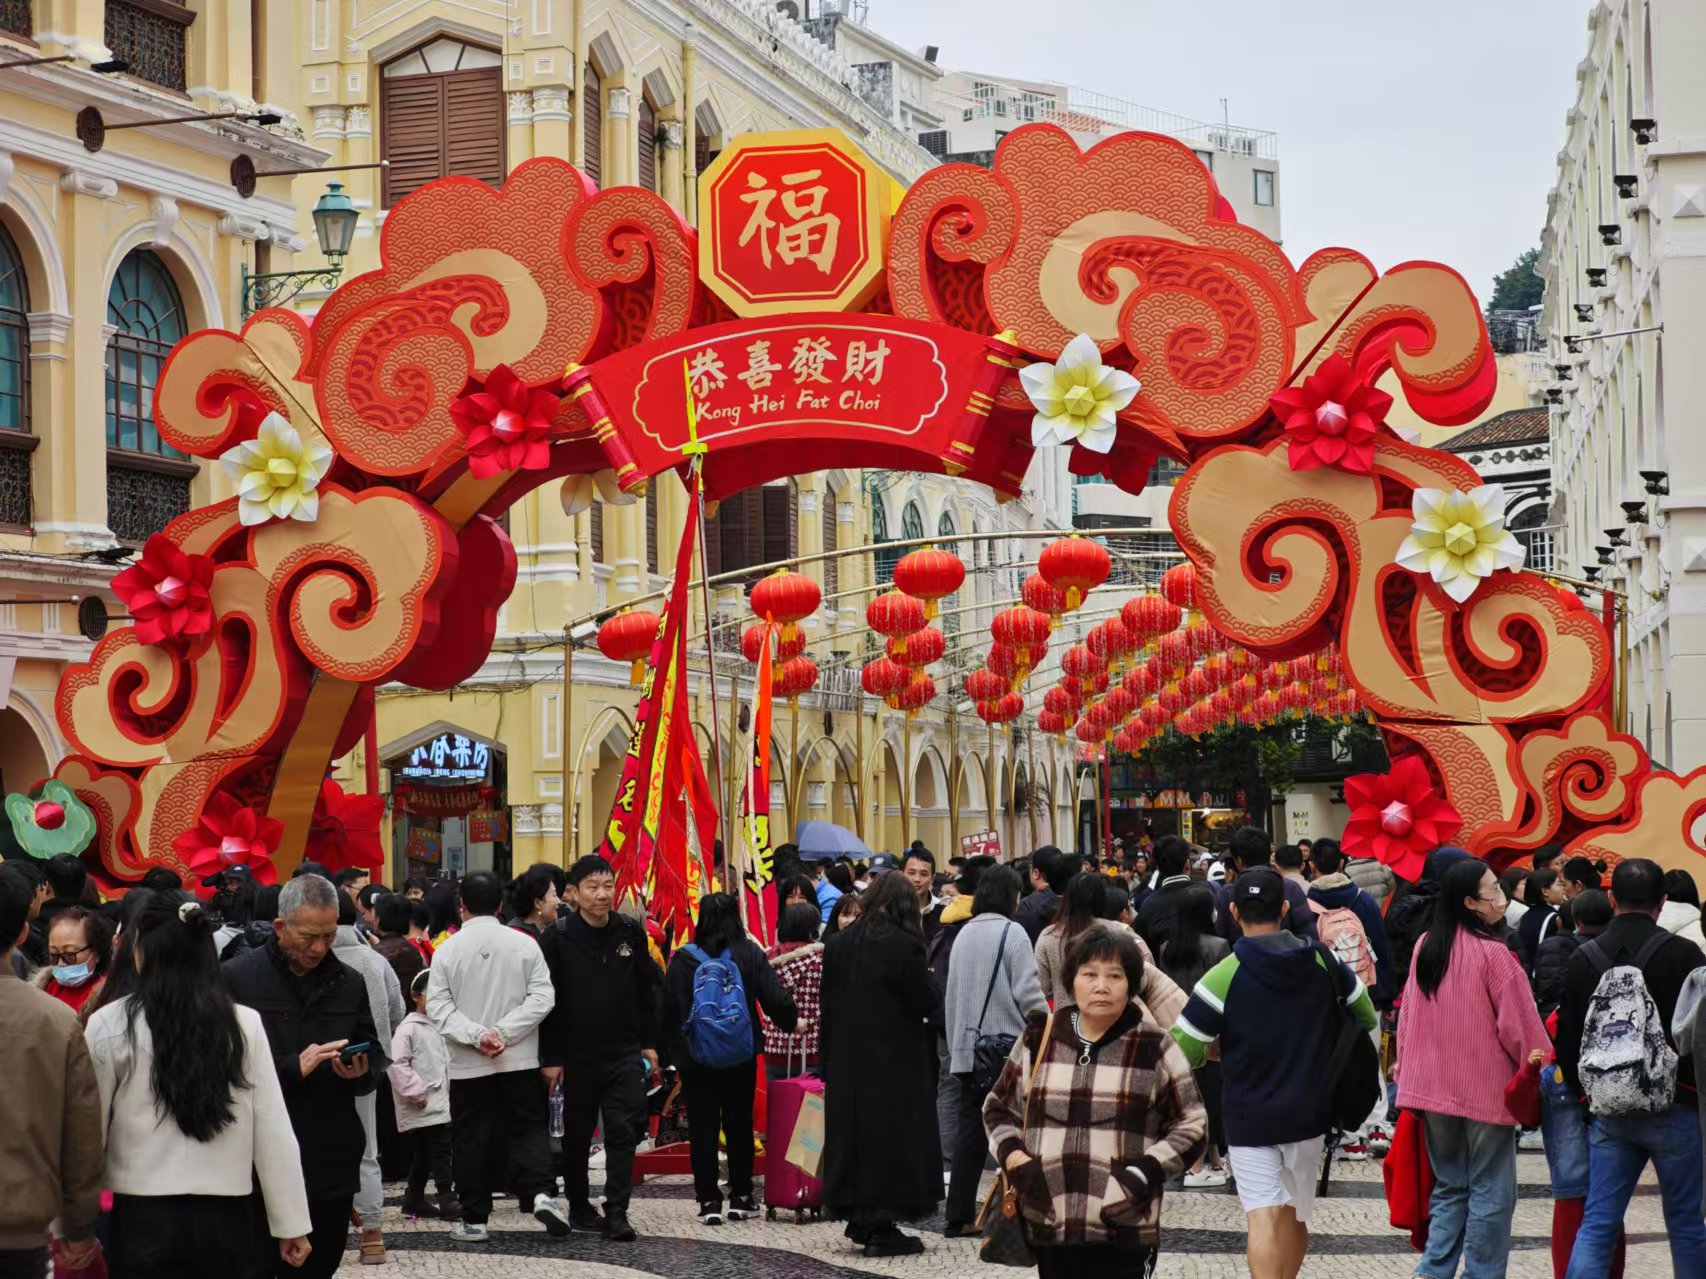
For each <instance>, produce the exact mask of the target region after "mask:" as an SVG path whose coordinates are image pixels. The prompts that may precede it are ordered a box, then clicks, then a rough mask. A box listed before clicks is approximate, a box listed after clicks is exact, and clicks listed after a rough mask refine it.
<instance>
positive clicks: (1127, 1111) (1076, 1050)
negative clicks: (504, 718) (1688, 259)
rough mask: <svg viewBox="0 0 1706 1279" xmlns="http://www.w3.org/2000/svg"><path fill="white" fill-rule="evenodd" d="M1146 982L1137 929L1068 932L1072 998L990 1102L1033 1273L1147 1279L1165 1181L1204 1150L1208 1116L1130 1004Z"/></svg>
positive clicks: (1176, 1061)
mask: <svg viewBox="0 0 1706 1279" xmlns="http://www.w3.org/2000/svg"><path fill="white" fill-rule="evenodd" d="M1142 978H1143V957H1142V955H1141V953H1140V952H1139V951H1138V949H1137V945H1136V942H1135V941H1134V940H1133V939H1132V938H1131V937H1129V936H1126V935H1124V934H1118V933H1111V932H1107V931H1105V930H1102V929H1090V930H1089V931H1087V932H1085V933H1083V934H1081V935H1080V936H1079V937H1078V938H1075V939H1074V941H1073V944H1072V946H1071V947H1070V949H1069V950H1068V952H1067V956H1066V967H1065V979H1066V983H1067V986H1068V988H1069V989H1070V990H1071V991H1072V994H1073V1002H1072V1004H1070V1005H1067V1006H1065V1007H1061V1008H1057V1009H1056V1010H1055V1014H1054V1017H1053V1018H1052V1019H1051V1020H1050V1021H1049V1022H1048V1023H1047V1025H1046V1027H1045V1026H1044V1025H1040V1024H1037V1023H1032V1024H1031V1025H1030V1026H1028V1027H1027V1028H1026V1030H1025V1033H1024V1034H1023V1035H1022V1036H1020V1038H1019V1041H1018V1043H1016V1044H1015V1045H1014V1046H1013V1053H1012V1056H1010V1057H1009V1058H1008V1059H1007V1064H1006V1066H1005V1067H1003V1069H1002V1071H1001V1078H1000V1079H999V1080H997V1081H996V1084H995V1087H994V1088H993V1089H992V1090H991V1091H990V1094H989V1099H988V1101H986V1102H985V1103H984V1107H983V1122H984V1128H985V1129H986V1130H987V1131H988V1133H989V1144H990V1146H991V1147H992V1148H993V1149H994V1151H995V1157H996V1159H997V1161H998V1162H999V1163H1000V1164H1001V1167H1002V1168H1003V1169H1004V1170H1005V1171H1006V1174H1007V1178H1008V1181H1009V1182H1010V1184H1011V1185H1012V1187H1013V1189H1014V1191H1015V1193H1016V1194H1017V1196H1018V1199H1019V1206H1020V1211H1021V1213H1022V1215H1023V1217H1024V1221H1025V1229H1026V1234H1027V1235H1028V1237H1029V1238H1030V1240H1031V1243H1032V1245H1033V1246H1034V1247H1035V1249H1036V1252H1037V1273H1038V1275H1039V1276H1040V1277H1041V1279H1149V1276H1151V1275H1153V1274H1154V1272H1155V1259H1156V1255H1157V1252H1158V1250H1159V1246H1160V1242H1161V1191H1162V1187H1163V1186H1164V1185H1165V1184H1166V1181H1167V1178H1168V1177H1171V1176H1176V1175H1178V1174H1181V1173H1183V1172H1184V1170H1185V1169H1186V1168H1188V1167H1189V1166H1190V1165H1191V1162H1192V1161H1193V1160H1194V1159H1195V1158H1196V1157H1197V1155H1198V1154H1199V1153H1200V1152H1201V1150H1202V1146H1203V1139H1204V1134H1205V1133H1206V1132H1207V1129H1208V1113H1207V1111H1205V1110H1204V1109H1203V1104H1202V1098H1201V1096H1200V1094H1199V1093H1198V1092H1197V1085H1196V1079H1195V1077H1194V1076H1193V1075H1192V1074H1191V1068H1190V1064H1189V1063H1188V1062H1187V1061H1186V1060H1185V1055H1184V1053H1183V1052H1181V1051H1180V1050H1179V1048H1178V1045H1177V1044H1175V1043H1174V1042H1173V1040H1172V1038H1171V1037H1170V1036H1169V1035H1168V1034H1167V1033H1166V1032H1165V1031H1163V1030H1162V1029H1161V1028H1160V1027H1159V1026H1157V1025H1156V1024H1155V1023H1154V1022H1152V1021H1150V1020H1148V1019H1147V1018H1145V1017H1144V1016H1143V1012H1142V1008H1141V1006H1139V1005H1136V1004H1134V1003H1133V1002H1132V993H1133V992H1134V991H1136V990H1137V989H1138V988H1139V986H1140V985H1141V983H1142Z"/></svg>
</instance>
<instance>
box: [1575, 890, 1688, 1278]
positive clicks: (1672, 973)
mask: <svg viewBox="0 0 1706 1279" xmlns="http://www.w3.org/2000/svg"><path fill="white" fill-rule="evenodd" d="M1664 884H1665V878H1664V870H1663V869H1662V868H1661V867H1660V866H1659V864H1658V863H1657V862H1652V861H1648V860H1647V859H1646V858H1645V857H1634V858H1630V859H1629V860H1628V861H1625V862H1620V863H1619V864H1618V866H1617V869H1616V870H1615V871H1613V872H1612V875H1611V896H1612V900H1613V902H1614V904H1615V905H1616V907H1617V914H1616V916H1615V917H1614V918H1613V919H1612V921H1611V922H1610V923H1609V924H1607V925H1606V926H1605V931H1604V932H1603V933H1601V934H1600V935H1599V936H1598V937H1597V938H1595V939H1594V940H1592V941H1590V942H1586V943H1584V944H1583V945H1581V946H1580V947H1578V948H1577V950H1576V953H1575V954H1573V955H1571V956H1570V965H1569V968H1568V970H1567V972H1566V975H1565V978H1564V1001H1563V1003H1561V1004H1559V1005H1558V1041H1557V1046H1558V1065H1559V1066H1561V1067H1562V1068H1563V1071H1564V1078H1565V1079H1566V1080H1567V1081H1568V1082H1569V1084H1570V1087H1571V1088H1572V1089H1574V1090H1575V1093H1576V1095H1577V1096H1580V1095H1581V1080H1580V1078H1579V1076H1578V1073H1577V1071H1578V1067H1579V1065H1580V1062H1581V1055H1582V1034H1583V1029H1584V1027H1585V1025H1586V1023H1587V1016H1588V1007H1589V1004H1590V1003H1591V1002H1592V1000H1593V996H1594V992H1595V990H1597V989H1598V987H1599V982H1600V978H1601V976H1603V974H1604V973H1606V972H1607V971H1609V970H1610V969H1613V968H1617V967H1621V966H1624V965H1630V966H1633V967H1636V968H1639V969H1640V970H1641V976H1642V977H1643V979H1644V980H1645V982H1646V986H1647V993H1648V994H1649V995H1651V996H1652V999H1653V1003H1654V1004H1656V1005H1657V1006H1658V1014H1659V1018H1660V1020H1661V1021H1662V1022H1663V1023H1664V1033H1665V1039H1666V1040H1667V1041H1669V1042H1670V1044H1671V1046H1672V1047H1673V1048H1674V1047H1675V1046H1676V1040H1675V1038H1674V1037H1673V1035H1672V1032H1671V1023H1672V1022H1673V1021H1674V1020H1675V1015H1676V1001H1677V996H1678V995H1679V994H1680V993H1681V992H1682V987H1683V983H1684V982H1686V981H1687V980H1688V975H1689V974H1690V973H1692V972H1693V971H1694V970H1695V969H1696V968H1700V967H1702V966H1706V956H1703V955H1701V953H1700V948H1699V947H1698V946H1696V945H1695V944H1694V943H1693V942H1691V941H1688V940H1687V939H1686V938H1683V937H1677V936H1675V935H1673V934H1670V933H1668V932H1666V931H1665V930H1664V929H1662V928H1660V927H1659V924H1658V915H1659V911H1660V910H1662V909H1663V908H1664V904H1665V888H1664ZM1578 900H1580V899H1579V898H1578ZM1596 961H1598V962H1596ZM1589 1126H1590V1129H1591V1140H1590V1141H1589V1143H1588V1146H1589V1148H1588V1158H1589V1163H1588V1201H1587V1204H1586V1205H1585V1206H1584V1208H1583V1209H1582V1226H1581V1230H1580V1231H1579V1232H1578V1233H1577V1235H1576V1246H1575V1251H1574V1253H1572V1255H1571V1259H1570V1273H1571V1274H1572V1275H1575V1274H1583V1275H1603V1274H1607V1273H1609V1272H1610V1268H1611V1256H1612V1252H1613V1250H1614V1249H1615V1247H1616V1245H1617V1238H1618V1232H1619V1230H1620V1229H1621V1227H1622V1224H1623V1214H1624V1212H1625V1211H1626V1210H1627V1209H1628V1207H1629V1200H1630V1197H1631V1196H1632V1195H1633V1194H1634V1193H1635V1183H1636V1182H1637V1181H1639V1180H1640V1177H1641V1172H1642V1170H1643V1169H1645V1168H1646V1166H1647V1162H1648V1160H1651V1161H1652V1164H1653V1169H1654V1171H1655V1172H1656V1173H1657V1174H1658V1179H1659V1194H1660V1196H1661V1197H1662V1198H1663V1200H1664V1215H1665V1223H1666V1225H1667V1227H1668V1234H1669V1237H1670V1247H1671V1259H1672V1262H1673V1264H1674V1266H1675V1269H1676V1273H1677V1274H1679V1275H1680V1274H1689V1273H1698V1265H1699V1258H1700V1257H1701V1256H1702V1255H1706V1225H1703V1224H1702V1222H1701V1217H1700V1199H1701V1137H1700V1115H1699V1112H1698V1110H1697V1094H1696V1091H1695V1078H1694V1059H1693V1058H1692V1057H1691V1056H1688V1055H1686V1054H1685V1055H1682V1056H1681V1057H1680V1059H1679V1060H1678V1062H1677V1070H1676V1098H1675V1101H1674V1102H1673V1104H1672V1105H1671V1106H1670V1108H1669V1109H1667V1110H1664V1111H1662V1112H1659V1113H1657V1114H1621V1115H1594V1116H1593V1117H1592V1118H1591V1119H1590V1120H1589Z"/></svg>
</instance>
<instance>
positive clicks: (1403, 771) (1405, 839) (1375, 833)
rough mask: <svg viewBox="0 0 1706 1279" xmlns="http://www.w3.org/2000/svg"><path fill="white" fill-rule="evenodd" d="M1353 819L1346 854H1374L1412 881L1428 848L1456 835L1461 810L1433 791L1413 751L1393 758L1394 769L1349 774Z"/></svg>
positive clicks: (1345, 838) (1345, 837)
mask: <svg viewBox="0 0 1706 1279" xmlns="http://www.w3.org/2000/svg"><path fill="white" fill-rule="evenodd" d="M1345 803H1346V804H1347V805H1349V806H1350V810H1351V811H1350V819H1349V820H1348V821H1347V822H1346V823H1345V831H1344V835H1343V843H1344V848H1345V854H1346V856H1348V857H1372V858H1374V859H1375V860H1376V861H1379V862H1382V863H1384V864H1385V865H1387V866H1390V867H1391V868H1392V873H1393V874H1395V875H1397V876H1399V877H1400V878H1402V879H1407V880H1409V881H1410V882H1411V883H1415V882H1417V881H1419V880H1420V879H1421V877H1422V867H1423V865H1424V864H1425V863H1426V862H1427V859H1428V854H1430V853H1431V852H1433V850H1434V849H1436V848H1438V847H1439V846H1440V845H1441V844H1443V843H1445V841H1446V840H1448V839H1450V838H1451V837H1452V836H1453V835H1455V834H1456V833H1457V832H1458V831H1459V830H1460V829H1462V826H1463V816H1462V814H1460V813H1459V812H1458V811H1457V810H1456V809H1455V808H1453V807H1452V806H1451V805H1450V804H1449V803H1447V802H1446V801H1445V800H1444V799H1442V798H1441V797H1440V796H1439V795H1437V794H1435V793H1434V786H1433V779H1432V778H1431V777H1429V776H1428V770H1427V765H1425V764H1424V763H1422V761H1421V759H1420V758H1419V757H1417V756H1415V755H1405V756H1403V757H1402V758H1399V759H1395V760H1393V761H1392V768H1391V771H1390V772H1386V773H1362V774H1360V775H1358V776H1356V777H1347V778H1346V779H1345Z"/></svg>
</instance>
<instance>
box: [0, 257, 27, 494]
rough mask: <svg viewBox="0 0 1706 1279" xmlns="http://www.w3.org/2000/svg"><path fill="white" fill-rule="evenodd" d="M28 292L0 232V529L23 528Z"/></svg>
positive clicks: (20, 263) (21, 271) (20, 267)
mask: <svg viewBox="0 0 1706 1279" xmlns="http://www.w3.org/2000/svg"><path fill="white" fill-rule="evenodd" d="M29 310H30V292H29V281H28V280H26V279H25V278H24V262H23V259H22V258H21V257H20V256H19V255H18V246H17V245H15V244H13V243H12V238H11V237H10V236H9V235H7V234H6V228H5V227H0V432H7V433H9V434H8V435H7V436H5V437H0V526H14V527H20V528H27V527H29V524H30V520H31V505H30V453H29V450H30V447H31V446H33V445H34V444H35V441H34V440H33V439H31V438H29V436H28V432H29V429H30V328H29Z"/></svg>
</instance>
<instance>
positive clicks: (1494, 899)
mask: <svg viewBox="0 0 1706 1279" xmlns="http://www.w3.org/2000/svg"><path fill="white" fill-rule="evenodd" d="M1475 899H1476V900H1477V901H1484V902H1486V903H1487V904H1488V905H1489V906H1502V905H1504V904H1505V903H1507V902H1509V901H1510V898H1508V897H1506V896H1505V890H1504V889H1502V888H1494V889H1493V895H1492V896H1491V897H1486V896H1483V895H1482V894H1481V893H1476V894H1475Z"/></svg>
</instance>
